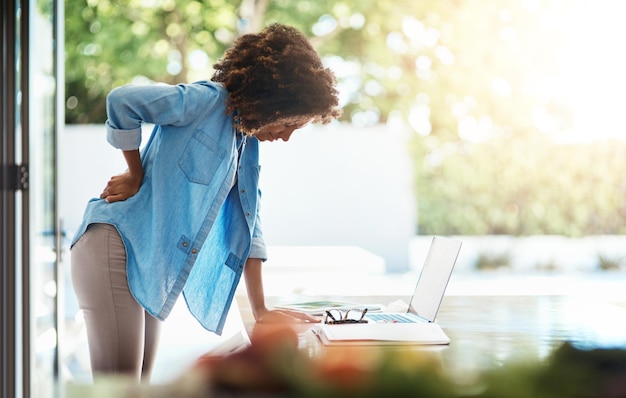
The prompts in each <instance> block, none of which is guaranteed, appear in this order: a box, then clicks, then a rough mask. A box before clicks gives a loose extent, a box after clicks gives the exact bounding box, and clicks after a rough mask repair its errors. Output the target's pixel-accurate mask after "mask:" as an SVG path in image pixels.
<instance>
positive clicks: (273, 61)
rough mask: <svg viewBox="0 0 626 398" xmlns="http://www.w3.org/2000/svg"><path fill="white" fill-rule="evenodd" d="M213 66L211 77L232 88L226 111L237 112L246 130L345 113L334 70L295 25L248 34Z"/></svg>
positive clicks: (327, 118) (323, 120)
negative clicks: (326, 66)
mask: <svg viewBox="0 0 626 398" xmlns="http://www.w3.org/2000/svg"><path fill="white" fill-rule="evenodd" d="M213 67H214V68H215V73H214V75H213V77H212V78H211V80H212V81H214V82H220V83H222V84H223V85H224V87H225V88H226V89H227V90H228V100H227V104H226V105H227V112H228V113H235V112H236V113H237V115H238V117H239V119H238V122H239V128H240V129H241V130H242V131H243V132H245V133H247V134H251V135H253V134H255V133H256V132H257V131H258V129H260V128H261V127H263V126H266V125H270V124H276V123H285V124H290V123H297V122H298V121H302V120H306V121H308V120H311V121H312V122H313V123H328V122H330V121H331V120H333V119H334V118H337V117H339V115H340V114H341V112H340V110H339V109H338V99H337V89H336V88H335V84H336V81H335V75H334V74H333V73H332V71H330V69H328V68H325V67H324V66H323V64H322V60H321V59H320V57H319V55H318V54H317V52H316V51H315V50H314V49H313V47H312V46H311V44H310V43H309V41H308V39H307V38H306V37H305V36H304V35H303V34H302V33H301V32H299V31H298V30H296V29H295V28H292V27H289V26H285V25H281V24H273V25H270V26H268V27H267V28H265V29H264V30H263V31H261V32H260V33H258V34H246V35H243V36H241V37H240V38H238V39H237V40H236V41H235V44H234V46H233V47H232V48H230V49H229V50H227V51H226V53H225V54H224V57H223V58H222V59H221V60H220V61H218V63H216V64H215V65H213Z"/></svg>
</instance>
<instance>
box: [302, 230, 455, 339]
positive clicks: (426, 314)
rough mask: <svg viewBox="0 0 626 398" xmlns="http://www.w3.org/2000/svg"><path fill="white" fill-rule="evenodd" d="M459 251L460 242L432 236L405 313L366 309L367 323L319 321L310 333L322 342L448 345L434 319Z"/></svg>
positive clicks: (446, 337)
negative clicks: (337, 323)
mask: <svg viewBox="0 0 626 398" xmlns="http://www.w3.org/2000/svg"><path fill="white" fill-rule="evenodd" d="M460 251H461V241H458V240H456V239H451V238H445V237H439V236H436V237H434V238H433V240H432V242H431V244H430V248H429V249H428V254H427V255H426V260H425V262H424V266H423V268H422V271H421V272H420V276H419V278H418V281H417V285H416V286H415V291H414V292H413V296H412V297H411V300H410V302H409V307H408V310H407V312H403V313H374V314H372V313H370V312H367V313H366V314H365V317H364V319H365V320H367V323H348V324H339V325H329V324H318V325H316V326H315V327H313V328H312V331H313V333H314V334H316V335H317V336H318V337H319V338H320V340H321V341H322V343H324V344H325V345H370V344H375V345H387V344H391V345H402V344H422V345H424V344H427V345H430V344H449V343H450V339H449V338H448V336H447V335H446V333H445V332H444V331H443V330H442V329H441V327H439V325H438V324H436V323H435V318H436V316H437V312H439V306H440V305H441V302H442V300H443V296H444V294H445V291H446V288H447V286H448V281H449V280H450V276H451V275H452V270H453V269H454V265H455V264H456V260H457V258H458V255H459V252H460Z"/></svg>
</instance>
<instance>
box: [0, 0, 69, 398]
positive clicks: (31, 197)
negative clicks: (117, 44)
mask: <svg viewBox="0 0 626 398" xmlns="http://www.w3.org/2000/svg"><path fill="white" fill-rule="evenodd" d="M0 7H1V10H0V11H1V18H2V19H1V25H0V34H1V42H0V46H1V48H0V50H1V51H0V56H1V57H2V66H3V67H2V69H1V73H2V75H1V76H0V91H1V93H0V94H1V95H0V103H1V107H2V113H1V115H0V127H1V131H0V133H1V135H0V143H1V145H0V160H1V168H0V171H1V180H0V186H1V188H2V190H1V195H0V224H1V228H0V259H1V261H2V263H1V266H2V268H1V275H0V278H1V279H0V318H1V323H0V331H1V336H0V337H1V338H0V354H1V357H2V363H1V365H2V366H1V367H0V396H2V398H22V397H23V398H31V397H33V398H48V397H50V398H52V397H59V396H61V395H62V391H61V389H60V387H61V386H62V383H61V380H62V369H61V367H60V366H59V364H60V363H61V356H60V350H59V348H60V345H59V344H58V342H59V339H60V337H59V336H60V335H61V331H62V327H60V325H62V322H60V321H59V320H60V319H61V313H62V311H60V310H59V309H60V308H61V306H60V305H59V300H58V297H59V292H60V288H61V287H62V284H60V283H58V282H57V281H58V280H62V278H59V276H58V275H59V269H60V264H61V255H60V254H61V253H60V252H61V249H60V248H61V247H62V239H61V228H60V226H59V223H58V222H57V219H58V217H57V213H58V211H57V200H56V197H57V192H56V186H57V181H56V178H57V177H56V174H57V171H56V158H55V157H56V153H57V144H56V141H57V138H56V137H57V130H58V123H59V120H63V118H59V117H58V115H57V112H58V109H59V107H58V106H57V101H58V98H59V95H58V94H59V93H58V87H59V86H60V85H59V84H58V79H57V76H60V75H62V73H60V72H59V70H60V68H59V66H58V65H60V62H59V57H58V54H60V50H61V49H60V48H59V47H58V43H59V40H58V38H59V37H62V35H59V33H58V32H59V25H58V20H59V19H58V17H57V15H58V14H59V12H58V11H59V10H62V5H59V3H58V1H57V0H3V1H2V2H1V6H0Z"/></svg>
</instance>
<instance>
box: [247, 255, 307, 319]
mask: <svg viewBox="0 0 626 398" xmlns="http://www.w3.org/2000/svg"><path fill="white" fill-rule="evenodd" d="M262 264H263V261H262V260H261V259H260V258H249V259H248V260H247V261H246V266H245V267H244V271H243V275H244V278H245V279H246V291H247V292H248V300H249V301H250V307H251V308H252V314H253V315H254V319H256V321H257V322H319V319H318V318H315V317H314V316H311V315H309V314H305V313H302V312H297V311H289V310H272V311H270V310H268V309H267V307H266V306H265V294H264V292H263V275H262V269H263V268H262V267H263V265H262Z"/></svg>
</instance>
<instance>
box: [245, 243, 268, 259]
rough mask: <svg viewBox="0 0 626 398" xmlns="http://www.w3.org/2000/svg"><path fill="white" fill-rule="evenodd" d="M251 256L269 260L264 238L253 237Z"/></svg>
mask: <svg viewBox="0 0 626 398" xmlns="http://www.w3.org/2000/svg"><path fill="white" fill-rule="evenodd" d="M248 257H250V258H260V259H261V260H263V261H265V260H267V248H266V246H265V240H264V239H263V238H252V246H251V247H250V255H249V256H248Z"/></svg>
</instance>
